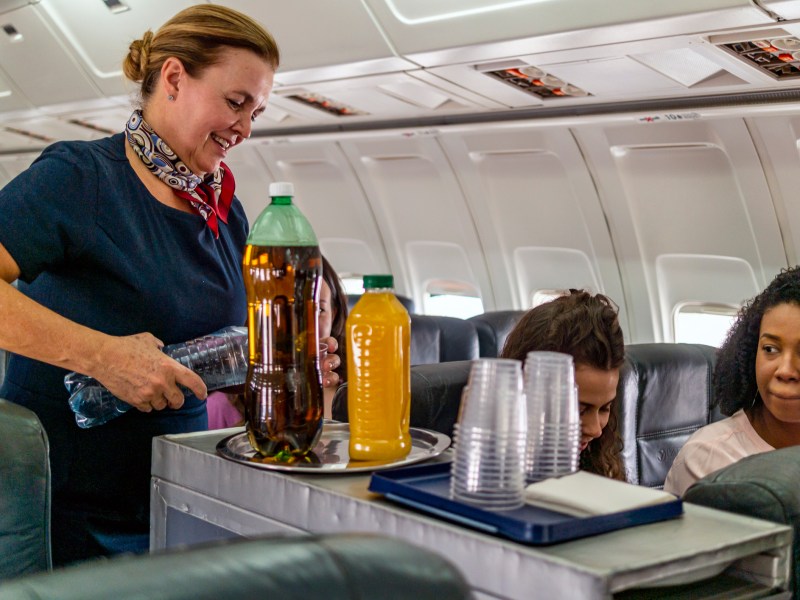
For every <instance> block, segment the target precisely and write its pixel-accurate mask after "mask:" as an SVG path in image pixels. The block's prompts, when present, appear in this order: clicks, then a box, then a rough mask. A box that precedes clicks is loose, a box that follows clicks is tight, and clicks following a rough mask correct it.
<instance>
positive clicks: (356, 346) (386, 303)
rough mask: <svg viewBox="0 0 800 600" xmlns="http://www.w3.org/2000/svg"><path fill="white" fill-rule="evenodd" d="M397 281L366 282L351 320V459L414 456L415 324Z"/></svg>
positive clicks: (368, 277) (385, 278)
mask: <svg viewBox="0 0 800 600" xmlns="http://www.w3.org/2000/svg"><path fill="white" fill-rule="evenodd" d="M393 288H394V280H393V278H392V276H391V275H366V276H364V295H363V296H361V298H360V299H359V300H358V302H357V303H356V305H355V306H354V307H353V310H352V311H350V314H349V315H348V317H347V326H346V329H347V353H348V354H347V356H348V361H347V412H348V415H349V419H350V458H352V459H355V460H378V461H387V460H396V459H401V458H403V457H405V456H406V455H407V454H408V453H409V451H410V450H411V437H410V436H409V434H408V423H409V416H410V409H411V402H410V395H411V368H410V355H411V319H410V318H409V316H408V312H407V311H406V309H405V307H403V305H402V304H400V301H399V300H398V299H397V297H396V296H395V295H394V289H393Z"/></svg>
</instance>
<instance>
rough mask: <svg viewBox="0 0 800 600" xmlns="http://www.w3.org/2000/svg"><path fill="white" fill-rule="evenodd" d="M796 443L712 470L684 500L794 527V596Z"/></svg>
mask: <svg viewBox="0 0 800 600" xmlns="http://www.w3.org/2000/svg"><path fill="white" fill-rule="evenodd" d="M798 481H800V446H792V447H790V448H782V449H780V450H774V451H772V452H764V453H762V454H755V455H753V456H748V457H746V458H743V459H741V460H740V461H738V462H735V463H733V464H732V465H728V466H727V467H725V468H723V469H720V470H719V471H715V472H714V473H711V474H709V475H706V476H705V477H704V478H702V479H700V480H699V481H697V482H695V483H694V484H693V485H692V486H690V487H689V489H688V490H686V493H685V494H684V495H683V499H684V501H686V502H692V503H694V504H702V505H703V506H710V507H711V508H718V509H720V510H727V511H730V512H734V513H738V514H741V515H746V516H748V517H756V518H758V519H765V520H767V521H772V522H774V523H785V524H786V525H791V526H792V527H793V528H794V542H793V554H794V561H793V563H792V564H793V567H792V570H793V573H794V576H793V580H794V596H793V597H794V598H800V581H798V578H797V574H798V572H800V494H798V493H797V486H798Z"/></svg>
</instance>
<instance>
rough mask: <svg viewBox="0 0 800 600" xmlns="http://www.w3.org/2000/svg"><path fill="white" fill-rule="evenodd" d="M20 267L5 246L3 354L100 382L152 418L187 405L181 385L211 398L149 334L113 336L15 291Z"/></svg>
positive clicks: (1, 265)
mask: <svg viewBox="0 0 800 600" xmlns="http://www.w3.org/2000/svg"><path fill="white" fill-rule="evenodd" d="M19 275H20V270H19V266H18V265H17V263H16V261H15V260H14V258H13V257H12V256H11V255H10V254H9V253H8V251H7V250H6V249H5V247H4V246H3V245H2V244H0V315H2V320H3V327H2V328H0V348H3V349H5V350H8V351H10V352H13V353H15V354H21V355H23V356H27V357H28V358H33V359H35V360H40V361H42V362H46V363H49V364H51V365H55V366H58V367H62V368H64V369H67V370H69V371H77V372H79V373H83V374H85V375H89V376H91V377H94V378H95V379H97V380H98V381H99V382H100V383H102V384H103V385H104V386H105V387H106V388H108V389H109V390H110V391H111V393H113V394H114V395H115V396H117V397H118V398H121V399H122V400H124V401H126V402H128V403H129V404H131V405H132V406H134V407H136V408H138V409H139V410H142V411H146V412H149V411H150V410H153V409H156V410H160V409H162V408H165V407H166V406H169V407H170V408H179V407H180V406H182V405H183V400H184V397H183V393H182V392H181V390H180V389H179V388H178V386H177V384H181V385H184V386H186V387H188V388H189V389H190V390H192V391H193V392H194V393H195V394H196V395H197V396H198V397H199V398H205V397H206V386H205V384H204V383H203V380H202V379H200V377H199V376H198V375H197V374H196V373H194V372H193V371H191V370H190V369H187V368H186V367H184V366H183V365H181V364H180V363H178V362H177V361H175V360H173V359H171V358H170V357H168V356H167V355H166V354H164V353H163V352H161V350H160V349H161V347H162V346H163V343H162V342H161V341H160V340H158V339H157V338H156V337H154V336H153V335H151V334H149V333H137V334H135V335H130V336H121V337H118V336H111V335H107V334H104V333H101V332H99V331H96V330H93V329H90V328H88V327H84V326H83V325H79V324H78V323H75V322H74V321H70V320H69V319H66V318H64V317H62V316H60V315H58V314H57V313H55V312H53V311H51V310H50V309H48V308H46V307H45V306H42V305H41V304H39V303H37V302H34V301H33V300H31V299H30V298H28V297H27V296H25V295H24V294H22V293H21V292H19V291H18V290H17V289H15V288H14V286H12V285H11V282H13V281H14V280H16V279H17V278H18V277H19Z"/></svg>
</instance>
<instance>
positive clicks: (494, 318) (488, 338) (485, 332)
mask: <svg viewBox="0 0 800 600" xmlns="http://www.w3.org/2000/svg"><path fill="white" fill-rule="evenodd" d="M525 312H526V311H524V310H495V311H491V312H485V313H482V314H480V315H475V316H474V317H470V318H469V319H467V321H470V322H471V323H473V324H474V325H475V328H476V329H477V330H478V344H479V346H480V355H481V358H496V357H498V356H500V352H501V351H502V350H503V346H504V345H505V343H506V338H507V337H508V334H509V333H511V330H512V329H514V327H515V326H516V324H517V323H518V322H519V320H520V319H521V318H522V315H524V314H525Z"/></svg>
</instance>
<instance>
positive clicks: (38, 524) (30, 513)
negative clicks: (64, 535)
mask: <svg viewBox="0 0 800 600" xmlns="http://www.w3.org/2000/svg"><path fill="white" fill-rule="evenodd" d="M48 452H49V448H48V442H47V435H46V434H45V432H44V429H43V428H42V425H41V423H40V422H39V419H38V417H37V416H36V414H35V413H33V412H32V411H30V410H28V409H27V408H24V407H22V406H18V405H16V404H13V403H12V402H8V401H6V400H1V399H0V557H2V560H0V581H3V580H4V579H9V578H11V577H16V576H19V575H23V574H26V573H34V572H36V571H43V570H46V569H49V568H50V566H51V555H50V461H49V454H48Z"/></svg>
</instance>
